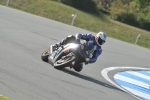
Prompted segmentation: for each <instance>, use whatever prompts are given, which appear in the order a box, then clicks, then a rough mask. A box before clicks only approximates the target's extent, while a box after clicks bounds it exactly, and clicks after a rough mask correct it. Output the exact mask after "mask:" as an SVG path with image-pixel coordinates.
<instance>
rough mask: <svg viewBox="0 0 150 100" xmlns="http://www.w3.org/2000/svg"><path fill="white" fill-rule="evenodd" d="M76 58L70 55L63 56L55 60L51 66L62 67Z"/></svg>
mask: <svg viewBox="0 0 150 100" xmlns="http://www.w3.org/2000/svg"><path fill="white" fill-rule="evenodd" d="M75 59H76V57H75V56H70V57H64V58H61V59H59V60H57V61H56V62H55V63H54V64H53V66H54V67H55V68H56V69H62V68H64V67H68V66H69V65H70V63H71V62H72V61H74V60H75Z"/></svg>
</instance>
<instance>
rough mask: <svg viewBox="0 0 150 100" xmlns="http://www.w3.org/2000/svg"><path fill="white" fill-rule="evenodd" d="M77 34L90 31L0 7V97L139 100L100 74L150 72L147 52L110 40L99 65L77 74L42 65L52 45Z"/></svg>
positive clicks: (21, 98)
mask: <svg viewBox="0 0 150 100" xmlns="http://www.w3.org/2000/svg"><path fill="white" fill-rule="evenodd" d="M70 23H71V22H70ZM100 30H101V29H100ZM77 32H81V33H85V32H86V33H87V32H88V31H86V30H82V29H80V28H76V27H73V26H69V25H66V24H62V23H59V22H55V21H52V20H49V19H45V18H41V17H38V16H34V15H31V14H27V13H24V12H21V11H17V10H14V9H10V8H6V7H3V6H0V94H2V95H5V96H7V97H11V98H13V99H14V100H137V98H135V97H133V96H131V95H129V94H128V93H126V92H123V91H121V90H119V89H118V88H116V87H115V86H114V85H112V84H111V83H109V82H108V81H107V80H106V79H104V78H103V76H102V75H101V71H102V70H103V69H104V68H107V67H112V66H133V67H144V68H149V67H150V50H149V49H146V48H142V47H139V46H136V45H133V44H129V43H125V42H122V41H119V40H115V39H112V38H108V39H107V42H106V44H105V45H104V46H103V54H102V55H101V57H99V58H98V61H97V62H96V63H95V64H89V65H87V66H84V69H83V70H82V71H81V72H80V73H78V72H75V71H74V70H73V69H69V68H66V69H64V70H57V69H54V68H53V67H52V66H51V65H50V64H48V63H45V62H43V61H42V60H41V58H40V56H41V53H42V52H43V51H44V50H46V49H47V48H49V45H50V44H53V43H56V42H57V41H59V40H61V39H63V38H65V37H66V36H67V35H69V34H75V33H77ZM141 37H142V36H141ZM135 38H136V37H133V39H135Z"/></svg>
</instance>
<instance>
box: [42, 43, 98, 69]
mask: <svg viewBox="0 0 150 100" xmlns="http://www.w3.org/2000/svg"><path fill="white" fill-rule="evenodd" d="M95 48H96V46H95V45H93V41H84V42H82V43H68V44H66V45H63V46H60V47H58V48H57V49H56V50H53V47H52V45H51V46H50V48H49V49H48V50H46V51H44V52H43V53H42V55H41V59H42V60H43V61H45V62H48V63H50V64H51V65H52V66H54V68H56V69H62V68H65V67H70V68H71V67H73V68H74V69H75V71H80V68H78V67H77V66H78V65H79V64H83V63H84V62H85V64H86V63H87V62H88V61H89V60H90V58H91V57H92V56H93V53H94V50H95Z"/></svg>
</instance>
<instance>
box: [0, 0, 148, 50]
mask: <svg viewBox="0 0 150 100" xmlns="http://www.w3.org/2000/svg"><path fill="white" fill-rule="evenodd" d="M6 3H7V0H0V4H1V5H6ZM9 7H12V8H15V9H19V10H22V11H25V12H29V13H32V14H35V15H39V16H43V17H46V18H49V19H52V20H56V21H59V22H62V23H66V24H71V21H72V16H71V14H77V17H76V19H75V23H74V26H76V27H80V28H83V29H86V30H89V31H92V32H99V31H104V32H106V33H107V35H108V36H109V37H112V38H115V39H119V40H122V41H126V42H129V43H132V44H134V43H135V40H136V37H137V36H138V35H139V34H141V36H140V38H139V41H138V45H140V46H143V47H146V48H149V49H150V32H148V31H145V30H141V29H138V28H135V27H132V26H129V25H126V24H122V23H120V22H116V21H114V20H111V19H109V18H108V17H104V16H103V15H101V16H95V15H92V14H89V13H86V12H83V11H80V10H78V9H75V8H73V7H70V6H67V5H64V4H62V3H59V2H55V1H52V0H10V3H9Z"/></svg>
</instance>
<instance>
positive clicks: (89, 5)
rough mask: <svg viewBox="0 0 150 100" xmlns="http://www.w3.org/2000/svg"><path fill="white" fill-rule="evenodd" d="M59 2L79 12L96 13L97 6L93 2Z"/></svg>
mask: <svg viewBox="0 0 150 100" xmlns="http://www.w3.org/2000/svg"><path fill="white" fill-rule="evenodd" d="M61 2H62V3H64V4H67V5H70V6H72V7H75V8H77V9H80V10H84V11H87V12H92V13H98V10H97V5H96V3H95V2H94V1H93V0H61Z"/></svg>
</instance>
